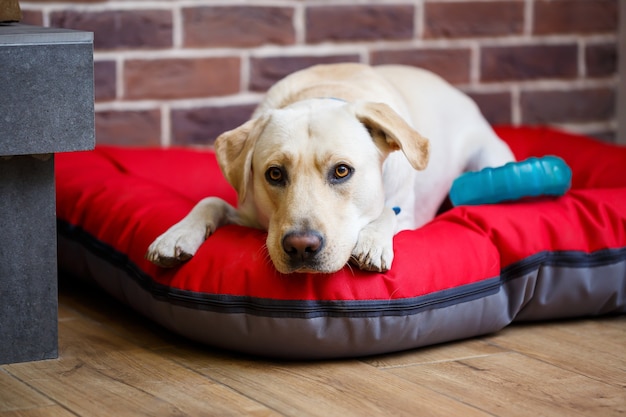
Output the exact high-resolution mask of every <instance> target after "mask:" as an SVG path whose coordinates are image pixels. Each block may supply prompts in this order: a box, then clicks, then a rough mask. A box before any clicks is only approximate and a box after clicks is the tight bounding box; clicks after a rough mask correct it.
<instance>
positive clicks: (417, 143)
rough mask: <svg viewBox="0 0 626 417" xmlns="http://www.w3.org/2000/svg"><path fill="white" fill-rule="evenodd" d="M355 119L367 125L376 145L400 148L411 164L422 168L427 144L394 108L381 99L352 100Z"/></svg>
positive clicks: (393, 149) (426, 158)
mask: <svg viewBox="0 0 626 417" xmlns="http://www.w3.org/2000/svg"><path fill="white" fill-rule="evenodd" d="M354 106H355V114H356V117H357V119H359V121H360V122H361V123H363V125H364V126H365V127H366V128H367V130H368V131H369V132H370V135H371V136H372V138H373V139H374V141H375V142H376V144H377V145H378V146H382V147H383V148H385V149H387V150H388V151H389V152H390V151H395V150H400V149H401V150H402V152H404V154H405V155H406V157H407V159H408V160H409V162H410V163H411V166H413V168H415V169H417V170H422V169H424V168H426V165H427V164H428V154H429V148H430V144H429V142H428V139H426V138H425V137H423V136H422V135H420V134H419V133H417V132H416V131H415V129H413V128H412V127H411V126H409V124H408V123H407V122H406V121H405V120H404V119H403V118H402V117H400V116H399V115H398V114H397V113H396V112H395V111H393V110H392V109H391V107H389V106H388V105H386V104H384V103H372V102H360V103H355V104H354Z"/></svg>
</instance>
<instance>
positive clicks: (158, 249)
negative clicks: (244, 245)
mask: <svg viewBox="0 0 626 417" xmlns="http://www.w3.org/2000/svg"><path fill="white" fill-rule="evenodd" d="M236 219H237V210H236V209H235V208H234V207H233V206H231V205H230V204H228V203H227V202H225V201H224V200H222V199H221V198H217V197H208V198H205V199H203V200H201V201H200V202H199V203H198V204H196V206H195V207H194V208H193V209H192V210H191V211H190V212H189V214H188V215H187V216H185V217H184V218H183V219H182V220H181V221H179V222H178V223H176V224H175V225H173V226H172V227H170V228H169V229H168V230H167V231H166V232H165V233H163V234H162V235H161V236H159V237H158V238H156V240H155V241H154V242H152V244H151V245H150V247H149V248H148V251H147V252H146V258H147V259H148V260H149V261H150V262H152V263H154V264H156V265H159V266H163V267H172V266H176V265H178V264H180V263H181V262H184V261H187V260H189V259H190V258H191V257H192V256H193V255H195V254H196V251H197V250H198V248H199V247H200V245H202V243H203V242H204V241H205V240H206V238H207V237H209V236H210V235H211V234H212V233H213V232H214V231H215V229H217V228H218V227H220V226H223V225H225V224H229V223H235V222H236Z"/></svg>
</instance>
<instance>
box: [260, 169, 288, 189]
mask: <svg viewBox="0 0 626 417" xmlns="http://www.w3.org/2000/svg"><path fill="white" fill-rule="evenodd" d="M265 178H266V179H267V181H268V182H269V183H270V184H274V185H280V184H283V183H284V182H285V173H284V172H283V170H282V168H280V167H269V168H268V169H267V171H265Z"/></svg>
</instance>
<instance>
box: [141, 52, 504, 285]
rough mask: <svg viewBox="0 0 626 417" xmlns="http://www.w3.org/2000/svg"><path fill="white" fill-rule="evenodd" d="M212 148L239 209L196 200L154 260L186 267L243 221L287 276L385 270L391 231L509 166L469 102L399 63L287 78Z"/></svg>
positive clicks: (420, 220)
mask: <svg viewBox="0 0 626 417" xmlns="http://www.w3.org/2000/svg"><path fill="white" fill-rule="evenodd" d="M427 138H428V139H427ZM215 152H216V156H217V160H218V163H219V165H220V168H221V170H222V172H223V174H224V176H225V178H226V179H227V180H228V182H229V183H230V184H231V185H232V186H233V187H234V188H235V190H236V191H237V193H238V201H239V203H238V208H237V209H235V208H234V207H232V206H231V205H229V204H228V203H226V202H225V201H223V200H221V199H219V198H215V197H208V198H206V199H204V200H202V201H200V202H199V203H198V204H197V205H196V206H195V207H194V208H193V209H192V210H191V212H190V213H189V214H188V215H187V216H186V217H185V218H183V219H182V220H181V221H180V222H179V223H177V224H175V225H174V226H172V227H171V228H170V229H169V230H167V231H166V232H165V233H164V234H163V235H161V236H159V237H158V238H157V239H156V240H155V241H154V242H153V243H152V244H151V245H150V247H149V248H148V251H147V254H146V257H147V258H148V259H149V260H150V261H152V262H153V263H155V264H157V265H160V266H165V267H169V266H174V265H177V264H179V263H180V262H184V261H186V260H188V259H190V258H191V257H192V256H193V255H194V254H195V253H196V251H197V249H198V248H199V247H200V245H201V244H202V243H203V242H204V240H205V239H206V238H207V237H209V236H210V235H211V234H212V233H213V232H214V231H215V229H217V228H218V227H220V226H223V225H225V224H239V225H244V226H250V227H254V228H259V229H263V230H266V231H267V240H266V246H267V251H268V253H269V256H270V258H271V261H272V263H273V264H274V266H275V268H276V269H277V270H278V271H279V272H281V273H284V274H289V273H332V272H336V271H338V270H340V269H342V268H343V267H344V266H345V265H346V264H348V263H351V264H354V265H356V266H357V267H359V268H360V269H363V270H367V271H378V272H385V271H387V270H389V269H390V268H391V266H392V262H393V257H394V252H393V237H394V235H395V234H396V233H398V232H399V231H401V230H406V229H415V228H418V227H420V226H422V225H424V224H425V223H427V222H428V221H430V220H431V219H433V217H435V215H436V213H437V210H438V208H439V207H440V205H441V204H442V202H443V201H444V200H445V198H446V196H447V194H448V192H449V190H450V187H451V184H452V182H453V180H454V179H455V178H456V177H457V176H459V175H460V174H461V173H463V172H464V171H476V170H480V169H482V168H485V167H496V166H500V165H503V164H505V163H507V162H511V161H513V160H514V157H513V154H512V153H511V151H510V149H509V148H508V146H507V145H506V144H505V143H504V142H503V141H502V140H501V139H500V138H499V137H498V136H497V135H496V134H495V133H494V131H493V130H492V128H491V127H490V125H489V124H488V122H487V121H486V120H485V118H484V117H483V116H482V114H481V113H480V111H479V109H478V107H477V105H476V104H475V103H474V102H473V101H472V100H471V99H470V98H469V97H468V96H466V95H465V94H463V93H462V92H461V91H459V90H458V89H456V88H454V87H453V86H451V85H450V84H448V83H447V82H446V81H445V80H443V79H442V78H441V77H439V76H437V75H435V74H433V73H431V72H429V71H426V70H423V69H419V68H414V67H408V66H400V65H385V66H376V67H372V66H368V65H362V64H330V65H318V66H314V67H311V68H308V69H304V70H301V71H298V72H295V73H293V74H291V75H288V76H287V77H285V78H284V79H282V80H281V81H279V82H278V83H276V84H275V85H274V86H273V87H271V88H270V89H269V91H268V92H267V94H266V96H265V98H264V100H263V101H262V102H261V103H260V104H259V106H258V107H257V109H256V110H255V112H254V113H253V115H252V118H251V119H250V120H249V121H247V122H246V123H244V124H243V125H241V126H240V127H237V128H236V129H234V130H231V131H228V132H225V133H223V134H222V135H220V136H219V137H218V138H217V139H216V141H215Z"/></svg>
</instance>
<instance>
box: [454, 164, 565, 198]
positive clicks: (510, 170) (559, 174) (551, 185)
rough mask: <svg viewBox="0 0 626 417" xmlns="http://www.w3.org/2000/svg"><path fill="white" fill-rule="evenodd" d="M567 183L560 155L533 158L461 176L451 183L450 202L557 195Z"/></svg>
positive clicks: (563, 192) (562, 191)
mask: <svg viewBox="0 0 626 417" xmlns="http://www.w3.org/2000/svg"><path fill="white" fill-rule="evenodd" d="M571 182H572V170H571V169H570V167H569V166H567V164H566V163H565V161H564V160H562V159H561V158H559V157H556V156H544V157H541V158H534V157H533V158H528V159H526V160H524V161H521V162H509V163H508V164H505V165H503V166H501V167H497V168H484V169H482V170H480V171H477V172H467V173H465V174H463V175H461V176H460V177H458V178H457V179H456V180H454V182H453V184H452V188H451V190H450V201H452V204H453V205H455V206H459V205H475V204H492V203H499V202H502V201H511V200H519V199H520V198H524V197H537V196H542V195H552V196H560V195H563V194H565V192H566V191H567V190H568V189H569V188H570V186H571Z"/></svg>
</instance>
